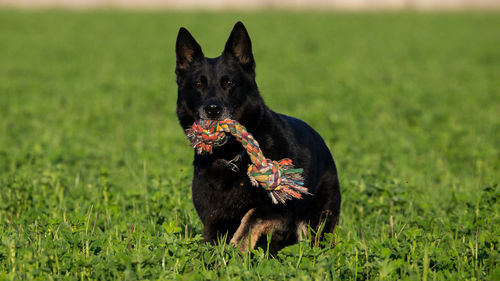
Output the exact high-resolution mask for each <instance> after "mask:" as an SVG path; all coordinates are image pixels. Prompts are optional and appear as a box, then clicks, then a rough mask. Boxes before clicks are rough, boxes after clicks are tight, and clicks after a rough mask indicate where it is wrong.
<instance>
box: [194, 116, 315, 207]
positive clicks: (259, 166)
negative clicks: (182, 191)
mask: <svg viewBox="0 0 500 281" xmlns="http://www.w3.org/2000/svg"><path fill="white" fill-rule="evenodd" d="M226 133H229V134H231V135H233V136H234V137H235V138H236V139H237V140H238V141H239V142H241V144H242V145H243V147H244V148H245V149H246V151H247V153H248V155H249V156H250V161H251V162H252V164H251V165H249V167H248V171H247V174H248V177H249V178H250V182H251V183H252V185H254V186H258V185H260V186H262V187H263V188H264V189H265V190H267V192H268V194H269V197H271V199H272V201H273V203H274V204H278V203H282V204H285V201H286V200H290V199H292V198H297V199H302V194H309V192H307V187H304V179H303V177H302V172H303V169H302V168H297V169H296V168H294V166H293V164H292V160H291V159H288V158H285V159H281V160H279V161H273V160H271V159H267V158H266V157H264V154H263V153H262V150H261V149H260V147H259V143H258V142H257V141H256V140H255V139H254V138H253V136H252V134H250V133H249V132H248V131H247V129H246V128H245V127H244V126H243V125H241V124H240V123H239V122H238V121H236V120H232V119H225V120H222V121H215V120H198V121H196V122H194V123H193V125H192V126H191V128H189V129H187V130H186V135H187V138H188V140H189V141H190V142H191V146H192V147H193V148H195V149H196V152H197V153H198V154H204V153H212V149H213V148H214V147H216V146H220V145H222V144H223V143H224V142H225V141H226Z"/></svg>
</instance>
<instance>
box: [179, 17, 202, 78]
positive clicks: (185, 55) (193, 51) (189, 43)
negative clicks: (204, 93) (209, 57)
mask: <svg viewBox="0 0 500 281" xmlns="http://www.w3.org/2000/svg"><path fill="white" fill-rule="evenodd" d="M175 53H176V55H177V64H176V66H175V71H176V73H178V72H179V71H183V70H186V69H188V68H189V66H190V65H191V63H192V62H193V61H195V60H198V59H202V58H203V57H204V55H203V52H202V51H201V47H200V45H199V44H198V43H197V42H196V40H194V38H193V36H192V35H191V33H189V31H187V29H185V28H184V27H181V28H180V29H179V34H177V42H176V43H175Z"/></svg>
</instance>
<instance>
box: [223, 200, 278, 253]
mask: <svg viewBox="0 0 500 281" xmlns="http://www.w3.org/2000/svg"><path fill="white" fill-rule="evenodd" d="M254 212H255V209H251V210H250V211H248V212H247V213H246V214H245V216H244V217H243V219H242V220H241V224H240V226H239V227H238V229H237V230H236V232H235V233H234V235H233V238H232V239H231V244H233V245H235V246H238V245H239V247H240V251H242V252H245V251H246V250H247V249H248V246H249V243H250V248H251V249H253V248H254V247H255V244H257V241H259V239H260V237H262V236H263V235H267V234H268V233H269V232H271V230H283V229H284V225H283V221H282V219H281V218H280V217H279V216H278V215H272V214H271V215H270V216H269V217H268V218H253V219H252V215H253V214H254ZM249 233H250V241H248V234H249Z"/></svg>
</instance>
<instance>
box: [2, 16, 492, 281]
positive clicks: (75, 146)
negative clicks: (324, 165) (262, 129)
mask: <svg viewBox="0 0 500 281" xmlns="http://www.w3.org/2000/svg"><path fill="white" fill-rule="evenodd" d="M236 20H242V21H243V22H244V23H245V24H246V26H247V28H248V30H249V32H250V35H251V37H252V39H253V42H254V53H255V57H256V60H257V80H258V83H259V86H260V90H261V92H262V95H263V96H264V98H265V100H266V101H267V103H268V105H269V106H270V107H271V108H273V109H274V110H276V111H278V112H281V113H286V114H290V115H293V116H296V117H299V118H301V119H303V120H305V121H307V122H308V123H309V124H311V125H312V126H313V127H314V128H316V129H317V130H318V131H319V132H320V133H321V134H322V136H323V137H324V138H325V140H326V142H327V144H328V145H329V147H330V149H331V150H332V153H333V155H334V157H335V159H336V161H337V165H338V169H339V173H340V180H341V186H342V196H343V203H342V215H341V220H340V225H339V226H338V228H337V230H336V232H335V234H334V238H335V240H336V247H335V248H334V249H329V248H318V247H311V246H309V244H308V243H307V241H305V242H303V243H301V244H298V245H294V246H291V247H288V248H285V249H284V250H282V251H281V252H279V254H278V255H277V256H275V257H270V256H268V255H267V252H266V249H258V250H255V251H253V252H252V253H250V254H249V255H243V256H239V255H238V253H237V251H236V250H235V249H233V248H232V247H229V246H227V245H220V246H209V245H205V244H203V243H202V237H201V234H202V225H201V222H200V220H199V219H198V217H197V215H196V212H195V210H194V208H193V205H192V202H191V191H190V182H191V177H192V168H191V161H192V154H193V151H192V149H190V148H189V146H188V143H187V141H186V140H185V137H184V135H183V132H182V130H181V128H180V126H179V125H178V123H177V119H176V116H175V100H176V85H175V77H174V73H173V71H174V63H175V57H174V42H175V37H176V34H177V31H178V29H179V27H180V26H186V27H187V28H188V29H189V30H190V31H191V32H192V33H193V34H194V36H195V37H196V38H197V39H198V41H199V42H200V43H201V45H202V46H203V48H204V52H205V54H206V55H207V56H217V55H219V54H220V52H221V51H222V48H223V46H224V42H225V40H226V39H227V36H228V35H229V32H230V30H231V28H232V26H233V24H234V22H236ZM0 42H1V43H0V241H1V243H0V280H31V279H39V280H45V279H49V280H52V279H60V278H63V279H80V280H97V279H101V280H103V279H108V280H109V279H117V280H135V279H149V280H158V279H183V280H203V279H205V280H206V279H210V280H219V279H221V280H233V279H234V280H330V279H333V278H341V279H343V280H365V279H373V280H389V279H407V280H453V279H454V280H499V279H500V251H499V248H500V227H499V225H500V186H499V180H500V47H499V46H500V14H495V13H486V14H480V13H460V14H459V13H457V14H440V13H435V14H433V13H430V14H425V13H422V14H419V13H387V14H378V13H367V14H361V13H360V14H342V13H333V14H329V13H308V14H298V13H297V14H296V13H282V12H268V13H250V14H237V13H226V14H211V13H146V12H143V13H133V12H62V11H60V12H59V11H49V12H14V11H0ZM332 238H333V237H332V236H328V237H326V239H325V241H323V242H324V243H328V242H329V241H331V239H332Z"/></svg>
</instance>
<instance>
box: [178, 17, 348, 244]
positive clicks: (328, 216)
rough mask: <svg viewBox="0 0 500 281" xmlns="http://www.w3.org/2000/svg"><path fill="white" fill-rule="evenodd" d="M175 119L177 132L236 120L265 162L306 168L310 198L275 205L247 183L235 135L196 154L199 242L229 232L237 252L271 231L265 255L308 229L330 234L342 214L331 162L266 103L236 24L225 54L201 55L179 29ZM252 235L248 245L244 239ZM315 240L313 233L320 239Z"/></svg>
mask: <svg viewBox="0 0 500 281" xmlns="http://www.w3.org/2000/svg"><path fill="white" fill-rule="evenodd" d="M176 55H177V65H176V68H175V73H176V75H177V85H178V98H177V116H178V118H179V121H180V124H181V126H182V128H183V129H188V128H189V127H190V126H191V125H192V124H193V122H195V121H196V120H198V119H212V120H223V119H226V118H231V119H234V120H237V121H239V122H240V123H241V124H242V125H243V126H245V127H246V128H247V129H248V131H249V132H250V133H251V134H253V136H254V137H255V139H256V140H257V141H258V142H259V144H260V147H261V149H262V151H263V152H264V155H266V157H269V158H270V159H273V160H279V159H282V158H290V159H292V160H293V163H294V164H295V166H296V167H300V168H304V172H303V176H304V178H305V186H306V187H308V189H309V192H310V193H311V195H306V196H305V198H304V199H293V200H289V201H287V202H286V204H285V205H283V204H273V203H272V201H271V198H270V197H269V196H268V194H267V192H266V191H265V190H264V189H263V188H260V187H254V186H252V185H251V183H250V181H249V178H248V176H247V174H246V170H247V167H248V165H249V164H250V159H249V157H248V156H247V155H246V154H245V150H243V148H242V146H241V144H240V143H239V142H238V141H236V140H235V139H234V138H232V139H231V138H229V140H228V141H227V142H226V143H225V144H224V145H222V146H220V147H217V148H215V149H214V151H213V154H210V155H197V154H195V157H194V163H193V165H194V177H193V185H192V192H193V202H194V206H195V208H196V211H197V212H198V215H199V216H200V218H201V221H202V222H203V225H204V230H203V235H204V238H205V241H207V242H211V243H215V242H217V238H218V236H222V235H227V238H228V240H230V241H231V243H234V244H239V245H240V247H241V249H247V247H248V246H249V245H248V243H250V247H252V248H254V247H255V245H256V244H257V243H259V239H260V241H261V242H262V241H263V240H264V239H265V238H266V234H268V233H269V232H271V231H272V240H271V250H273V251H276V250H278V249H281V248H283V247H285V246H287V245H290V244H293V243H296V242H297V241H298V239H299V238H300V236H301V235H302V234H303V232H304V231H305V230H306V229H307V228H306V226H307V224H309V225H310V226H311V227H312V228H313V229H314V230H318V229H319V228H320V226H321V225H323V224H324V228H323V231H324V232H325V231H326V232H333V230H334V228H335V225H336V224H337V222H338V217H339V212H340V188H339V182H338V178H337V170H336V168H335V163H334V161H333V158H332V156H331V154H330V151H329V150H328V148H327V146H326V145H325V143H324V141H323V140H322V138H321V137H320V136H319V134H318V133H317V132H316V131H314V130H313V129H312V128H311V127H309V126H308V125H307V124H306V123H304V122H303V121H301V120H299V119H295V118H293V117H289V116H285V115H282V114H278V113H275V112H273V111H272V110H270V109H269V108H268V107H267V106H266V105H265V103H264V101H263V99H262V97H261V95H260V94H259V90H258V89H257V84H256V82H255V61H254V57H253V54H252V45H251V41H250V37H249V36H248V33H247V31H246V29H245V26H244V25H243V24H242V23H241V22H238V23H236V25H235V26H234V28H233V31H232V32H231V35H230V36H229V39H228V41H227V42H226V46H225V49H224V52H223V53H222V55H221V56H219V57H217V58H206V57H205V56H204V55H203V52H202V51H201V47H200V45H198V43H197V42H196V41H195V39H194V38H193V37H192V36H191V34H190V33H189V32H188V31H187V30H186V29H185V28H181V29H180V30H179V34H178V36H177V43H176ZM249 232H250V237H251V239H250V240H251V241H248V240H249V239H248V237H249ZM318 237H319V236H318Z"/></svg>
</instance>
